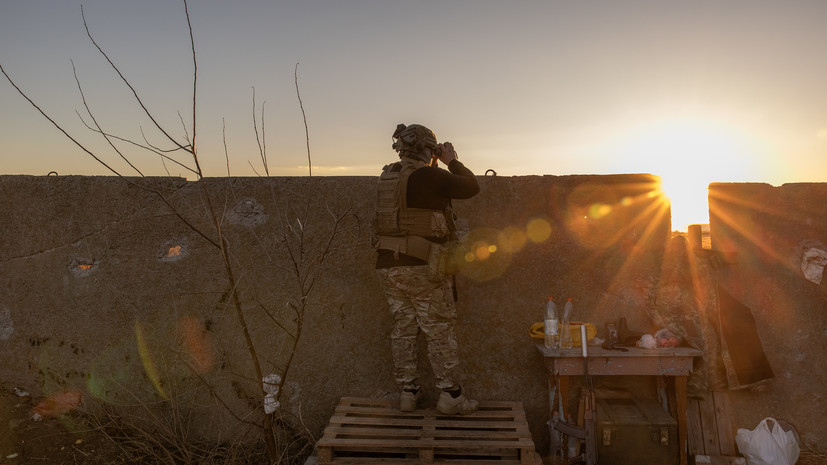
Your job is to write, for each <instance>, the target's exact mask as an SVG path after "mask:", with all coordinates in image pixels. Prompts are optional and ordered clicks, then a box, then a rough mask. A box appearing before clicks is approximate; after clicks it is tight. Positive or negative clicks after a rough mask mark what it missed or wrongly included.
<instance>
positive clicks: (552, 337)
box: [543, 296, 560, 349]
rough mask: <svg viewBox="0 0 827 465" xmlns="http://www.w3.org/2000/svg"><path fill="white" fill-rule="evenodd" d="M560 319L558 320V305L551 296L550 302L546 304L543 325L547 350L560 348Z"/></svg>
mask: <svg viewBox="0 0 827 465" xmlns="http://www.w3.org/2000/svg"><path fill="white" fill-rule="evenodd" d="M558 322H559V319H558V318H557V305H554V299H552V298H551V296H549V298H548V302H547V303H546V314H545V317H544V318H543V325H544V327H545V334H546V338H545V346H546V348H547V349H558V348H560V341H559V338H558V335H559V332H558V331H559V328H558Z"/></svg>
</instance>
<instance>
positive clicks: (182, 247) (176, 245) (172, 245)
mask: <svg viewBox="0 0 827 465" xmlns="http://www.w3.org/2000/svg"><path fill="white" fill-rule="evenodd" d="M187 255H189V244H188V241H187V238H186V237H178V238H173V239H170V240H168V241H165V242H164V243H163V244H161V248H160V249H159V250H158V260H160V261H162V262H177V261H178V260H181V259H183V258H184V257H186V256H187Z"/></svg>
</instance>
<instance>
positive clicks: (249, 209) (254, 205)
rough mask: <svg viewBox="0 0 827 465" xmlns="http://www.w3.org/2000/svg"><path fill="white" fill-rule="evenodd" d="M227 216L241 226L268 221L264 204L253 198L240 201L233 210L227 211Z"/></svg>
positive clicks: (230, 220)
mask: <svg viewBox="0 0 827 465" xmlns="http://www.w3.org/2000/svg"><path fill="white" fill-rule="evenodd" d="M226 218H227V221H229V222H230V223H232V224H237V225H240V226H256V225H259V224H264V223H266V222H267V214H266V213H264V206H262V205H261V204H260V203H258V202H256V199H253V198H246V199H242V200H241V201H239V202H238V203H237V204H235V206H234V207H233V208H232V210H230V211H228V212H227V215H226Z"/></svg>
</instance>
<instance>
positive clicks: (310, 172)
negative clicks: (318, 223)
mask: <svg viewBox="0 0 827 465" xmlns="http://www.w3.org/2000/svg"><path fill="white" fill-rule="evenodd" d="M293 77H294V78H295V81H296V96H297V97H298V98H299V108H301V110H302V120H304V135H305V139H306V145H307V175H308V176H313V163H311V161H310V131H309V130H308V129H307V115H305V113H304V105H303V104H302V96H301V94H300V93H299V64H298V63H296V68H295V69H294V71H293Z"/></svg>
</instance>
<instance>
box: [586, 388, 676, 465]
mask: <svg viewBox="0 0 827 465" xmlns="http://www.w3.org/2000/svg"><path fill="white" fill-rule="evenodd" d="M596 433H597V437H596V439H597V455H598V463H599V464H600V465H640V464H648V463H651V464H658V465H668V464H677V463H679V461H680V455H679V449H678V423H677V421H676V420H675V419H674V418H672V417H671V416H670V415H669V413H667V412H666V411H664V409H663V407H661V405H660V404H658V403H657V402H656V401H655V400H651V399H637V398H633V397H631V396H623V397H611V398H598V399H597V431H596Z"/></svg>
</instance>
